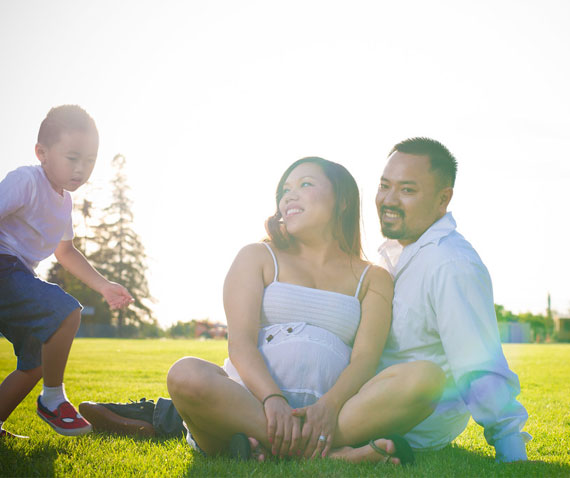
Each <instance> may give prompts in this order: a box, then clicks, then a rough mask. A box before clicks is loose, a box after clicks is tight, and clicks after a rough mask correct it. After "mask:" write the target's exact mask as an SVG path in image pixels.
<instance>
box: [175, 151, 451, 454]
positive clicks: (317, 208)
mask: <svg viewBox="0 0 570 478" xmlns="http://www.w3.org/2000/svg"><path fill="white" fill-rule="evenodd" d="M276 202H277V210H276V212H275V214H274V216H272V217H271V218H269V219H268V221H267V231H268V234H269V240H268V241H267V242H263V243H256V244H251V245H248V246H246V247H244V248H243V249H242V250H241V251H240V252H239V253H238V255H237V257H236V258H235V260H234V263H233V264H232V266H231V268H230V270H229V272H228V275H227V277H226V281H225V285H224V307H225V311H226V316H227V323H228V333H229V339H228V340H229V342H228V348H229V358H228V359H226V362H225V364H224V366H223V367H219V366H217V365H215V364H213V363H210V362H207V361H205V360H202V359H199V358H196V357H185V358H183V359H180V360H179V361H177V362H176V363H175V364H174V365H173V366H172V368H171V369H170V372H169V374H168V390H169V392H170V395H171V397H172V400H173V402H174V405H175V406H176V409H177V410H178V412H179V414H180V415H181V417H182V418H183V420H184V422H185V424H186V426H187V427H188V429H189V431H190V433H189V435H188V437H189V440H188V441H189V443H190V444H191V445H193V446H196V445H197V447H198V448H199V449H201V450H202V451H203V452H205V453H206V454H208V455H210V454H212V455H213V454H219V453H227V452H228V450H230V452H231V453H233V454H234V455H236V454H241V455H244V454H245V455H246V456H250V454H251V455H255V456H256V457H257V458H258V459H263V458H265V457H266V456H268V455H269V454H272V455H274V456H279V457H285V456H294V457H304V458H314V457H325V456H329V457H332V458H341V459H345V460H348V461H354V462H357V461H380V460H381V461H385V462H390V463H394V464H398V463H402V462H407V461H410V460H413V457H412V455H411V450H410V449H409V446H408V445H407V443H406V442H405V441H404V440H403V439H401V438H400V437H399V436H391V437H389V439H387V438H388V437H382V436H381V435H380V436H378V435H377V436H370V435H371V432H370V430H369V429H368V428H367V426H366V422H367V421H368V418H367V416H366V414H367V413H369V411H370V410H369V409H370V407H366V406H363V403H364V401H365V400H368V401H369V399H370V397H372V396H373V394H374V393H375V387H376V388H377V385H375V384H374V383H373V382H374V377H375V374H376V367H377V366H378V362H379V359H380V354H381V353H382V348H383V345H384V343H385V341H386V338H387V334H388V331H389V328H390V320H391V301H392V293H393V287H392V280H391V278H390V275H389V274H388V273H387V272H386V271H385V270H384V269H381V268H378V267H375V266H372V265H370V264H369V263H367V262H365V261H364V260H363V259H362V252H361V242H360V213H359V208H360V201H359V193H358V188H357V185H356V182H355V181H354V178H353V177H352V176H351V175H350V173H349V172H348V171H347V170H346V169H345V168H344V167H343V166H341V165H339V164H336V163H333V162H330V161H327V160H324V159H322V158H316V157H309V158H303V159H301V160H298V161H296V162H295V163H293V164H292V165H291V166H290V167H289V168H288V169H287V170H286V171H285V173H284V174H283V176H282V178H281V180H280V181H279V184H278V187H277V193H276ZM235 207H236V208H238V210H243V206H240V205H239V204H236V205H235ZM414 367H415V364H409V366H408V368H407V369H405V370H404V369H402V368H400V369H398V372H397V374H402V373H404V374H406V373H408V374H409V376H413V373H414ZM416 371H417V372H418V373H421V374H422V375H423V376H424V379H425V374H430V373H432V374H433V377H434V379H435V382H437V381H438V380H439V374H440V371H439V370H437V369H436V368H435V366H434V367H433V368H430V367H426V366H425V364H423V365H422V366H421V367H419V368H417V370H416ZM388 375H389V373H388ZM384 376H386V373H384ZM368 382H370V383H368ZM424 382H425V380H424ZM430 407H431V405H429V404H427V402H426V404H423V409H422V411H421V412H420V413H418V410H415V411H414V413H415V414H416V417H415V418H414V420H416V419H417V417H419V416H420V415H421V416H422V417H424V418H425V416H427V415H429V414H430V413H431V411H432V410H433V408H430ZM377 413H379V414H380V413H386V411H385V410H378V411H377ZM387 420H389V419H387ZM377 421H378V420H376V422H377ZM418 421H419V420H418ZM412 425H413V424H412ZM388 428H389V427H388ZM392 428H394V427H392ZM395 428H396V429H397V427H395ZM402 428H404V429H405V428H408V425H406V424H403V425H402ZM410 428H411V426H410ZM247 437H249V440H248V438H247ZM358 443H363V444H362V445H360V446H354V445H356V444H358ZM348 445H353V446H354V447H353V446H348Z"/></svg>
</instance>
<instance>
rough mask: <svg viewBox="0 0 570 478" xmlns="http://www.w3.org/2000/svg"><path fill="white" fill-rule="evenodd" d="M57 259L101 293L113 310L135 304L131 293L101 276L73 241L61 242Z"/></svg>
mask: <svg viewBox="0 0 570 478" xmlns="http://www.w3.org/2000/svg"><path fill="white" fill-rule="evenodd" d="M55 257H56V258H57V260H58V262H59V263H60V264H61V265H62V266H63V267H64V269H65V270H67V271H68V272H70V273H71V274H73V275H74V276H75V277H77V278H78V279H79V280H80V281H81V282H83V283H84V284H85V285H87V286H89V287H90V288H91V289H93V290H95V291H97V292H99V293H100V294H101V295H102V296H103V297H104V298H105V300H106V301H107V302H108V304H109V306H110V307H111V308H112V309H117V308H121V307H126V306H127V305H129V304H130V303H131V302H133V298H132V296H131V294H129V291H128V290H127V289H125V288H124V287H123V286H122V285H120V284H117V283H115V282H111V281H109V280H107V279H105V277H103V276H102V275H101V274H99V272H97V271H96V270H95V268H94V267H93V266H92V265H91V264H90V263H89V261H88V260H87V259H86V258H85V256H84V255H83V254H81V252H79V251H78V250H77V249H76V248H75V246H74V245H73V242H72V241H61V242H60V243H59V245H58V246H57V248H56V250H55Z"/></svg>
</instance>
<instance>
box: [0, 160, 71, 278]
mask: <svg viewBox="0 0 570 478" xmlns="http://www.w3.org/2000/svg"><path fill="white" fill-rule="evenodd" d="M72 207H73V204H72V200H71V195H70V194H69V192H68V191H63V196H61V195H59V194H58V193H57V192H56V191H55V190H54V189H53V188H52V186H51V184H50V182H49V180H48V178H47V177H46V175H45V172H44V170H43V168H42V167H41V166H22V167H20V168H18V169H15V170H14V171H11V172H10V173H8V174H7V175H6V177H5V178H4V179H3V180H2V181H1V182H0V254H10V255H13V256H16V257H18V258H19V259H20V260H21V261H22V262H23V263H24V264H25V265H26V266H27V267H28V268H29V269H30V270H31V271H34V269H35V268H36V267H37V266H38V264H39V263H40V261H42V260H44V259H45V258H47V257H49V256H50V255H51V254H53V252H54V251H55V249H56V247H57V246H58V244H59V243H60V241H62V240H64V241H69V240H71V239H73V223H72V219H71V211H72Z"/></svg>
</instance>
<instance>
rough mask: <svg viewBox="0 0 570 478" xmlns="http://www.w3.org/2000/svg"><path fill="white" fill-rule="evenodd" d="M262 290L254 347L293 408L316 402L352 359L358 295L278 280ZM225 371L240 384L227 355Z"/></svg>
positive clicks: (270, 250) (268, 247)
mask: <svg viewBox="0 0 570 478" xmlns="http://www.w3.org/2000/svg"><path fill="white" fill-rule="evenodd" d="M264 244H265V245H266V247H267V249H268V250H269V252H270V253H271V255H272V257H273V262H274V264H275V276H274V279H273V282H272V283H271V284H269V285H268V286H267V287H266V288H265V291H264V293H263V300H262V307H261V321H260V330H259V336H258V342H257V344H258V348H259V351H260V352H261V355H262V356H263V358H264V360H265V363H266V364H267V368H268V370H269V372H270V373H271V376H272V377H273V379H274V380H275V382H276V383H277V385H278V386H279V388H280V389H281V390H282V393H283V394H284V395H285V396H286V397H287V399H288V400H289V404H290V405H291V406H292V407H293V408H299V407H304V406H307V405H311V404H313V403H315V402H316V401H317V400H318V399H319V398H320V397H321V396H322V395H323V394H325V393H326V392H327V391H328V390H329V389H330V388H331V387H332V386H333V385H334V384H335V382H336V381H337V379H338V377H339V375H340V374H341V372H342V371H343V370H344V369H345V367H346V366H347V365H348V363H349V361H350V354H351V352H352V345H353V343H354V338H355V336H356V331H357V329H358V325H359V323H360V301H359V300H358V294H359V292H360V287H361V285H362V280H363V279H364V276H365V274H366V272H367V271H368V268H369V267H370V266H367V267H366V269H365V270H364V272H363V273H362V275H361V277H360V281H359V283H358V287H357V289H356V292H355V294H354V296H350V295H346V294H340V293H338V292H331V291H326V290H320V289H313V288H310V287H303V286H299V285H295V284H288V283H286V282H279V281H278V274H279V269H278V265H277V259H276V257H275V254H274V253H273V250H272V249H271V247H270V246H269V245H268V244H267V243H264ZM223 368H224V370H225V371H226V373H227V374H228V375H229V376H230V378H232V379H234V380H235V381H237V382H238V383H240V384H241V385H243V386H244V387H245V384H244V383H243V381H242V380H241V378H240V376H239V374H238V372H237V370H236V368H235V367H234V365H233V364H232V363H231V361H230V359H229V358H228V359H226V361H225V363H224V367H223Z"/></svg>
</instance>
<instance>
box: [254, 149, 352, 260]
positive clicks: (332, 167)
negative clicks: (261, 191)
mask: <svg viewBox="0 0 570 478" xmlns="http://www.w3.org/2000/svg"><path fill="white" fill-rule="evenodd" d="M304 163H314V164H317V165H319V166H320V168H321V169H322V170H323V172H324V173H325V176H326V177H327V178H328V180H329V181H330V182H331V184H332V187H333V192H334V197H335V205H334V209H333V214H332V217H333V221H334V223H333V237H334V238H335V239H336V240H337V241H338V243H339V245H340V248H341V250H342V251H344V252H346V253H347V254H349V255H351V256H357V257H361V256H362V244H361V242H360V194H359V192H358V186H357V185H356V181H355V180H354V178H353V177H352V175H351V174H350V173H349V172H348V170H347V169H346V168H345V167H344V166H342V165H340V164H338V163H333V162H332V161H328V160H326V159H323V158H319V157H316V156H310V157H307V158H301V159H299V160H297V161H295V162H294V163H293V164H292V165H291V166H289V167H288V168H287V170H286V171H285V172H284V173H283V176H281V179H280V180H279V184H278V185H277V191H276V193H275V203H276V211H275V214H274V215H273V216H271V217H269V218H268V219H267V221H265V230H266V231H267V234H268V235H269V239H270V240H271V241H272V242H273V244H275V246H276V247H277V248H278V249H287V248H289V247H290V246H292V245H293V244H294V238H293V237H291V236H290V235H289V234H287V231H286V230H285V226H284V225H283V221H282V217H281V213H280V212H279V202H280V201H281V198H282V197H283V185H284V184H285V181H287V178H288V177H289V174H291V171H293V170H294V169H295V168H296V167H297V166H299V165H301V164H304Z"/></svg>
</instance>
